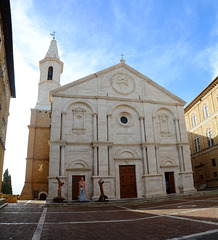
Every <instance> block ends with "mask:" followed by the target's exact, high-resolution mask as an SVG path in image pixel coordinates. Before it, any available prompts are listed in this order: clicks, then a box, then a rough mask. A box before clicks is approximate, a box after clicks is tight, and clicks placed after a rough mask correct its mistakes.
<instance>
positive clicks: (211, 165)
mask: <svg viewBox="0 0 218 240" xmlns="http://www.w3.org/2000/svg"><path fill="white" fill-rule="evenodd" d="M185 119H186V125H187V130H188V138H189V142H190V148H191V160H192V169H193V171H194V184H195V187H197V188H199V187H212V186H218V77H216V78H215V79H214V80H213V81H212V82H211V83H210V84H209V85H208V86H207V87H206V88H205V89H204V90H203V91H202V92H201V93H200V94H199V95H198V96H197V97H196V98H195V99H194V100H193V101H192V102H191V103H189V104H188V106H187V107H186V108H185Z"/></svg>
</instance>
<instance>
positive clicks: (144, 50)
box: [4, 0, 218, 193]
mask: <svg viewBox="0 0 218 240" xmlns="http://www.w3.org/2000/svg"><path fill="white" fill-rule="evenodd" d="M11 10H12V28H13V41H14V64H15V81H16V91H17V98H16V99H12V101H11V108H10V116H9V125H8V135H7V142H6V148H7V150H6V155H5V164H4V169H6V168H9V172H10V173H11V175H12V184H13V187H14V193H20V191H21V190H22V186H23V182H24V177H25V158H26V155H27V141H28V129H27V125H28V124H29V121H30V108H34V107H35V104H36V101H37V92H38V81H39V68H38V63H39V61H40V60H41V59H43V58H44V56H45V54H46V52H47V50H48V47H49V44H50V41H51V39H52V38H51V36H50V33H51V32H52V31H53V30H55V31H56V32H57V34H56V40H57V42H58V49H59V55H60V58H61V60H62V61H63V62H64V72H63V74H62V77H61V84H62V85H64V84H66V83H69V82H72V81H74V80H76V79H78V78H81V77H84V76H86V75H88V74H91V73H94V72H97V71H100V70H102V69H104V68H107V67H110V66H112V65H115V64H117V63H119V60H120V58H121V57H120V54H121V52H123V53H124V55H125V56H124V59H125V61H126V64H128V65H130V66H131V67H133V68H135V69H136V70H138V71H139V72H141V73H142V74H144V75H146V76H147V77H149V78H151V79H152V80H153V81H155V82H156V83H158V84H160V85H161V86H163V87H164V88H166V89H167V90H169V91H171V92H172V93H173V94H175V95H177V96H178V97H180V98H182V99H183V100H185V101H186V102H187V103H189V102H190V101H191V100H192V99H194V98H195V97H196V96H197V95H198V94H199V93H200V92H201V91H202V90H203V89H204V88H205V87H206V86H207V85H208V84H209V83H210V82H211V81H212V79H213V78H214V77H216V76H217V75H218V1H217V0H64V1H59V0H47V1H44V0H11ZM18 124H19V128H18ZM18 139H19V141H17V140H18Z"/></svg>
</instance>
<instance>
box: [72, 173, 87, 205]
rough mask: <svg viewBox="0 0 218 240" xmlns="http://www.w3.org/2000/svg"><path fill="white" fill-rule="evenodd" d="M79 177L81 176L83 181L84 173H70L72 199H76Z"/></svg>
mask: <svg viewBox="0 0 218 240" xmlns="http://www.w3.org/2000/svg"><path fill="white" fill-rule="evenodd" d="M81 177H83V179H84V181H85V175H72V200H78V195H79V181H80V179H81Z"/></svg>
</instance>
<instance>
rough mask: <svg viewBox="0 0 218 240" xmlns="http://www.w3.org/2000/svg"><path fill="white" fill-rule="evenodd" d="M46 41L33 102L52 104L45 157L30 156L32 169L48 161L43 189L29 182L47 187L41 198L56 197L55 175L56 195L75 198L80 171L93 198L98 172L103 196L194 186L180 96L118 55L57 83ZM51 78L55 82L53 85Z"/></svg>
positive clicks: (186, 189) (56, 69)
mask: <svg viewBox="0 0 218 240" xmlns="http://www.w3.org/2000/svg"><path fill="white" fill-rule="evenodd" d="M52 44H53V46H52ZM52 44H51V45H50V48H49V51H48V53H49V52H50V53H49V54H48V53H47V58H45V59H44V60H42V61H41V64H42V62H43V64H44V65H43V66H44V68H42V67H41V77H40V84H41V85H39V99H38V102H37V105H36V108H35V110H36V109H37V111H39V109H40V108H41V110H40V111H45V110H46V111H48V113H49V110H50V109H46V108H48V107H50V104H51V109H52V111H51V115H50V117H51V118H50V121H51V122H50V125H51V128H50V135H49V150H48V151H47V152H48V153H49V160H48V158H47V163H46V162H43V160H42V161H41V162H37V163H36V164H35V166H36V167H35V170H36V172H37V176H40V174H43V170H42V172H41V173H40V171H39V170H40V166H41V169H43V167H44V163H46V164H47V165H46V166H47V167H48V168H49V172H47V174H48V175H47V179H48V189H44V190H43V189H34V187H33V184H34V181H35V180H33V179H32V180H31V181H32V190H31V191H32V194H33V193H34V192H35V191H36V190H37V191H38V193H39V195H40V193H42V192H45V193H46V197H47V199H53V198H54V197H56V196H57V188H58V182H57V179H56V177H59V178H60V180H61V182H64V185H63V186H62V197H64V198H65V199H67V200H76V199H78V180H79V179H80V178H81V177H84V179H85V182H86V191H85V198H86V199H87V200H90V199H98V198H99V195H100V190H99V185H98V181H99V179H100V178H102V179H103V180H104V192H105V194H106V195H107V196H108V197H109V199H120V198H142V197H152V196H162V195H166V194H171V193H185V192H192V191H195V189H194V187H193V173H192V168H191V160H190V150H189V143H188V138H187V132H186V126H185V118H184V110H183V106H184V105H185V102H184V101H183V100H181V99H180V98H178V97H176V96H175V95H173V94H172V93H170V92H169V91H167V90H166V89H164V88H163V87H161V86H159V85H158V84H156V83H155V82H153V81H152V80H151V79H149V78H148V77H146V76H144V75H143V74H141V73H139V72H137V71H136V70H135V69H133V68H131V67H130V66H128V65H127V64H125V61H124V59H121V61H120V63H119V64H117V65H115V66H112V67H110V68H107V69H105V70H103V71H100V72H97V73H94V74H91V75H89V76H87V77H84V78H82V79H79V80H77V81H74V82H72V83H69V84H67V85H64V86H62V87H59V86H57V85H58V84H59V83H60V74H61V72H62V69H63V64H62V62H61V61H60V59H59V57H58V53H57V45H56V41H55V40H52ZM51 58H52V60H51ZM54 62H55V64H56V65H54V64H53V65H52V63H54ZM51 72H52V74H51ZM49 74H50V75H49ZM49 76H50V77H49ZM44 78H45V79H46V80H44ZM49 78H51V79H49ZM51 82H55V83H53V85H52V87H51V85H49V84H51ZM40 92H41V93H42V94H41V95H40ZM48 93H49V100H50V102H51V103H50V102H48ZM43 109H44V110H43ZM41 113H42V112H41ZM48 115H49V114H48ZM45 118H46V117H45ZM47 119H48V116H47ZM38 137H39V136H38ZM42 148H43V146H42ZM34 158H35V157H33V158H32V163H33V164H32V165H34V161H35V160H34ZM38 161H39V159H38ZM44 161H46V160H44ZM27 162H28V159H27ZM40 164H42V165H40ZM35 170H32V172H33V176H32V177H33V178H34V174H35V173H34V172H35ZM27 171H28V169H27ZM26 174H27V173H26ZM37 178H38V179H39V177H36V180H37ZM24 188H25V186H24ZM35 188H36V186H35ZM38 188H39V185H38ZM46 191H47V192H46ZM38 197H40V196H38Z"/></svg>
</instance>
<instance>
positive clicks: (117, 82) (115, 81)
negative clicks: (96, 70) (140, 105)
mask: <svg viewBox="0 0 218 240" xmlns="http://www.w3.org/2000/svg"><path fill="white" fill-rule="evenodd" d="M111 86H112V88H113V89H114V91H115V92H118V93H120V94H123V95H128V94H130V93H132V92H133V91H134V89H135V82H134V80H133V79H132V78H131V77H130V76H128V75H126V74H124V73H117V74H115V75H114V76H113V77H112V78H111Z"/></svg>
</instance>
